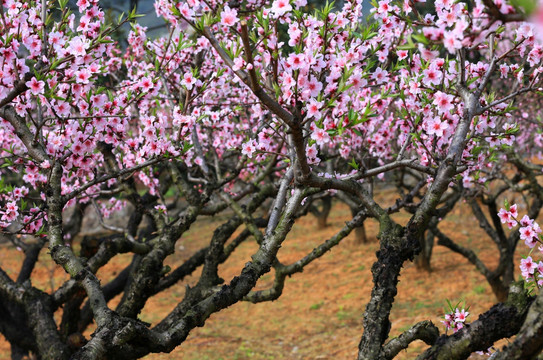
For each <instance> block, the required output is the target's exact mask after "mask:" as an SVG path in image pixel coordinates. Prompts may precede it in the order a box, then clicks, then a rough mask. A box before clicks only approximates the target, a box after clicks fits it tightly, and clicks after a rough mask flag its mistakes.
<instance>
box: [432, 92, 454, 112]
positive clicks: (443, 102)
mask: <svg viewBox="0 0 543 360" xmlns="http://www.w3.org/2000/svg"><path fill="white" fill-rule="evenodd" d="M453 100H454V97H453V96H452V95H447V94H445V93H444V92H441V91H438V92H436V94H435V96H434V102H433V103H434V105H436V107H437V111H438V112H439V113H440V114H444V113H448V112H450V111H451V110H452V109H453V108H454V105H453Z"/></svg>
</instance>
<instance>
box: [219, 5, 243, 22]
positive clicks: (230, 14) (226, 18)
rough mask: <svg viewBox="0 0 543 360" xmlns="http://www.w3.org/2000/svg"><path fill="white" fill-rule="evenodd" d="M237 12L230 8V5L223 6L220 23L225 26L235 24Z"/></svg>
mask: <svg viewBox="0 0 543 360" xmlns="http://www.w3.org/2000/svg"><path fill="white" fill-rule="evenodd" d="M237 15H238V12H237V10H236V9H230V7H228V6H225V7H224V10H223V11H222V12H221V24H223V25H225V26H233V25H235V24H236V23H237V22H238V21H239V19H238V16H237Z"/></svg>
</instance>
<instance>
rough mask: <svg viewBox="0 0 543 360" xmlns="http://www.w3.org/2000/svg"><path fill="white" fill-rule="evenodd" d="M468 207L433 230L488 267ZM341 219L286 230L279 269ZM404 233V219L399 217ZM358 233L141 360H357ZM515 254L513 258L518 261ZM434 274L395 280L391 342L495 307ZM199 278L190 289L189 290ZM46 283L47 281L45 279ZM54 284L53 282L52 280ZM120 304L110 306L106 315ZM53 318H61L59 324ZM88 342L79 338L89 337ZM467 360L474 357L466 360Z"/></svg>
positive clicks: (465, 272)
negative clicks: (452, 313)
mask: <svg viewBox="0 0 543 360" xmlns="http://www.w3.org/2000/svg"><path fill="white" fill-rule="evenodd" d="M466 214H470V212H469V211H468V210H467V208H466V207H462V206H461V207H459V208H457V209H456V210H455V211H454V212H453V213H452V214H451V215H450V216H449V217H448V219H447V220H446V221H445V222H444V223H443V225H441V226H440V227H441V229H442V230H443V231H444V232H446V233H447V234H448V235H450V236H451V237H453V238H454V239H455V240H457V241H458V242H460V243H462V244H464V245H469V246H471V247H473V248H474V249H476V251H477V253H478V254H479V255H480V257H481V258H482V259H483V260H484V261H485V262H486V263H487V264H491V265H492V266H494V265H495V264H496V256H495V249H494V247H493V243H492V242H491V241H490V240H489V239H488V238H487V237H486V236H485V235H484V233H483V232H482V231H481V230H480V229H479V228H478V227H477V226H475V225H474V223H473V221H469V220H471V219H467V218H466V216H468V215H466ZM349 215H350V212H349V210H348V209H347V208H346V207H345V206H344V205H342V204H336V205H334V209H333V212H332V215H331V217H330V219H329V226H328V227H327V228H325V229H323V230H317V229H316V221H315V219H314V218H312V217H311V216H308V217H306V218H303V219H301V220H300V221H299V222H298V223H297V224H296V225H295V227H294V228H293V230H292V232H291V233H290V234H289V237H288V238H287V240H286V241H285V244H284V246H283V248H282V249H281V251H280V256H279V258H280V260H281V261H282V262H283V263H290V262H293V261H296V260H297V259H299V258H300V257H302V256H304V255H305V254H307V253H308V252H310V251H311V250H312V249H313V248H314V247H315V246H317V245H318V244H320V243H321V242H323V241H324V240H326V239H327V238H329V237H330V236H332V235H333V234H334V233H335V232H336V231H337V230H338V229H340V228H341V227H342V225H343V224H344V222H345V221H346V220H348V218H349ZM396 219H397V220H398V221H399V222H400V223H403V222H405V221H406V220H407V216H406V215H401V214H400V215H397V216H396ZM217 221H219V219H215V220H204V221H200V222H198V223H197V224H195V225H194V226H193V227H192V228H191V230H190V231H189V233H188V234H186V235H185V236H184V237H183V238H182V239H181V240H180V241H179V243H178V246H179V247H180V250H179V251H178V252H177V253H176V254H175V255H173V256H171V258H169V259H168V260H169V262H168V263H169V264H171V265H172V267H173V266H174V265H175V264H179V263H180V262H181V261H183V260H184V259H186V258H188V257H189V256H190V255H191V254H192V253H193V252H194V251H196V250H197V249H199V248H200V247H201V246H204V245H205V243H206V241H209V238H210V236H211V234H212V232H213V230H214V226H215V225H216V224H217V223H218V222H217ZM366 230H367V233H368V237H369V238H370V239H371V241H372V242H371V243H369V244H363V245H356V244H355V243H354V239H353V235H351V236H350V237H349V238H347V239H345V240H344V241H343V242H342V243H341V244H340V245H339V246H337V247H336V248H334V249H333V250H332V251H330V252H329V253H327V254H325V255H324V256H323V257H322V258H321V259H318V260H317V261H315V262H314V263H312V264H310V265H309V266H308V267H307V268H306V269H305V270H304V272H303V273H300V274H295V275H294V276H292V277H291V278H290V279H287V282H286V286H285V290H284V292H283V295H282V296H281V297H280V298H279V299H278V300H276V301H274V302H271V303H262V304H256V305H254V304H250V303H238V304H236V305H234V306H232V307H230V308H228V309H226V310H224V311H221V312H219V313H217V314H214V315H212V316H211V318H210V319H209V320H208V321H207V322H206V324H205V326H204V327H203V328H198V329H196V330H194V331H193V332H191V334H190V335H189V337H188V339H187V340H186V341H185V342H184V343H183V344H182V345H181V346H179V347H178V348H177V349H175V350H174V351H173V352H172V353H170V354H155V355H150V356H148V357H146V359H186V360H206V359H207V360H220V359H223V360H232V359H239V360H241V359H254V360H257V359H258V360H260V359H262V360H264V359H292V360H296V359H355V358H356V352H357V345H358V342H359V340H360V335H361V333H362V316H363V312H364V309H365V305H366V302H367V301H368V299H369V294H370V292H371V286H372V281H371V272H370V269H371V266H372V263H373V262H374V260H375V251H376V250H377V248H378V244H377V242H376V239H375V236H376V234H377V230H378V229H377V224H376V223H375V222H373V221H367V223H366ZM255 249H256V244H255V243H254V241H247V242H246V243H244V244H243V245H241V246H240V247H239V248H238V250H237V251H236V252H235V253H234V254H233V255H232V257H231V258H230V259H229V260H228V261H227V262H226V263H225V264H224V265H222V266H221V267H220V275H221V276H222V277H223V278H224V279H226V281H229V279H231V278H232V277H233V276H235V275H236V274H238V273H239V271H240V269H241V268H242V267H243V264H245V263H246V262H247V261H249V260H250V256H251V254H253V253H254V251H255ZM524 250H525V249H524V247H523V246H519V252H522V251H524ZM41 257H42V258H43V261H41V262H40V264H39V265H38V266H37V267H36V269H35V271H34V274H33V276H32V279H33V284H34V285H35V286H38V287H39V288H41V289H44V290H45V291H50V290H51V288H56V287H58V286H59V285H60V284H61V283H62V281H63V280H64V279H66V276H65V275H64V273H63V272H62V271H61V270H59V269H58V268H57V267H55V266H53V265H52V264H51V262H50V261H48V255H47V252H46V251H43V252H42V254H41ZM22 258H23V256H22V254H21V253H20V252H18V251H17V250H15V249H14V248H12V247H10V246H3V247H2V248H0V266H1V267H2V268H3V269H6V270H7V272H8V274H9V275H10V276H12V277H15V276H16V269H18V267H19V264H20V263H21V261H22ZM129 261H130V258H129V256H119V257H117V258H116V261H115V262H114V263H110V264H108V265H107V266H106V267H104V268H103V269H101V270H100V272H99V274H98V276H99V277H100V279H102V282H106V281H108V280H109V279H110V278H112V277H113V276H114V275H115V274H116V273H117V272H118V271H120V270H121V269H122V268H124V267H125V266H126V265H127V264H128V263H129ZM432 267H433V272H431V273H426V272H420V271H418V270H417V269H416V268H415V266H414V265H413V264H412V263H408V264H406V266H405V268H404V270H403V271H402V275H401V278H400V284H399V288H398V296H397V298H396V300H395V303H394V307H393V311H392V314H391V322H392V331H391V335H392V336H396V335H398V334H399V333H400V332H401V331H403V330H405V329H407V328H408V327H409V326H411V325H413V324H414V323H416V322H417V321H420V320H425V319H429V320H432V321H434V323H436V324H438V326H439V327H440V328H442V327H441V324H440V323H439V321H440V320H441V319H442V316H443V313H444V308H445V306H446V300H447V299H449V300H451V302H453V303H454V302H457V301H465V303H466V305H468V306H469V307H470V309H469V310H470V313H471V315H470V317H469V318H468V320H470V321H474V320H475V319H477V317H478V315H479V314H480V313H482V312H484V311H486V310H487V309H488V308H489V307H490V306H491V305H492V304H493V303H494V302H495V298H494V295H493V294H492V292H491V290H490V287H489V286H488V284H487V283H486V281H485V279H484V278H483V276H482V275H480V274H479V273H478V272H477V271H476V270H475V268H474V267H473V266H472V265H471V264H469V263H468V262H467V261H466V260H465V259H464V258H462V257H461V256H459V255H456V254H453V253H451V252H450V251H449V250H447V249H445V248H443V247H436V248H435V249H434V256H433V258H432ZM199 271H200V270H198V271H197V272H196V274H195V276H193V277H192V278H191V279H189V281H188V283H186V284H188V285H193V284H195V282H196V280H197V276H198V273H199ZM52 274H53V275H54V276H53V277H52V276H51V275H52ZM51 279H53V281H52V280H51ZM272 282H273V273H270V274H267V275H265V276H264V277H262V279H261V280H260V282H259V284H258V288H259V289H264V288H266V287H269V286H270V285H271V284H272ZM184 286H185V284H179V285H178V286H175V287H173V288H171V289H169V290H168V291H167V292H166V293H163V294H160V295H159V296H156V297H154V298H152V299H151V300H150V301H149V302H148V303H147V305H146V307H145V309H144V311H143V312H142V314H141V319H142V320H144V321H147V322H150V323H152V324H156V323H157V321H159V319H161V318H162V317H163V316H164V315H166V314H167V313H168V312H169V311H171V310H172V309H173V307H174V306H175V304H176V303H177V302H178V301H180V300H181V299H182V297H183V293H184ZM116 302H118V299H114V300H112V301H111V303H110V306H112V307H114V306H115V304H116ZM57 315H58V316H60V314H57ZM91 332H92V330H89V332H88V333H87V334H86V335H87V336H88V335H89V334H90V333H91ZM424 348H425V345H424V344H423V343H422V342H415V343H413V344H412V345H411V346H410V347H409V349H408V350H407V351H404V352H403V353H402V356H401V359H413V358H415V356H416V355H415V354H417V353H420V352H421V350H422V349H424ZM7 358H9V345H8V343H7V342H6V341H5V340H4V339H3V338H2V337H1V335H0V359H7ZM473 358H475V357H473Z"/></svg>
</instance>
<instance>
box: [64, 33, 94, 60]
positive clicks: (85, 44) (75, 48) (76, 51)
mask: <svg viewBox="0 0 543 360" xmlns="http://www.w3.org/2000/svg"><path fill="white" fill-rule="evenodd" d="M89 46H90V44H89V41H88V40H87V39H85V38H84V37H83V36H76V37H74V38H73V39H72V41H70V43H69V44H68V48H67V50H68V53H70V54H71V55H74V56H85V55H86V54H87V49H88V48H89Z"/></svg>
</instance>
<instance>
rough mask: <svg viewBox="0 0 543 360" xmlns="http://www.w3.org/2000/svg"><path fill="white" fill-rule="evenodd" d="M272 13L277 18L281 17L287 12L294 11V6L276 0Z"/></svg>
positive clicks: (284, 1) (286, 1) (284, 0)
mask: <svg viewBox="0 0 543 360" xmlns="http://www.w3.org/2000/svg"><path fill="white" fill-rule="evenodd" d="M271 11H272V12H273V13H274V15H275V17H280V16H283V15H284V14H286V13H287V12H289V11H292V6H291V5H290V3H289V1H288V0H275V1H274V2H273V3H272V7H271Z"/></svg>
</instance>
